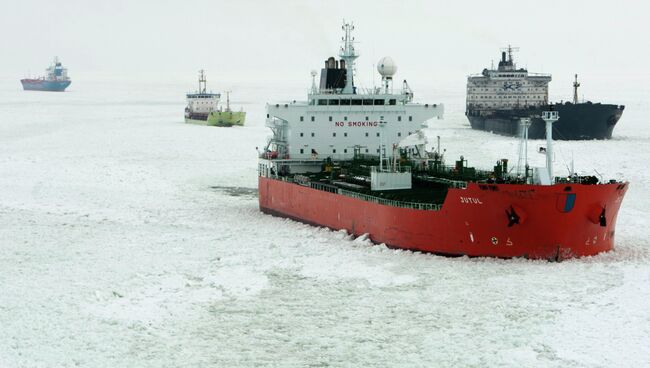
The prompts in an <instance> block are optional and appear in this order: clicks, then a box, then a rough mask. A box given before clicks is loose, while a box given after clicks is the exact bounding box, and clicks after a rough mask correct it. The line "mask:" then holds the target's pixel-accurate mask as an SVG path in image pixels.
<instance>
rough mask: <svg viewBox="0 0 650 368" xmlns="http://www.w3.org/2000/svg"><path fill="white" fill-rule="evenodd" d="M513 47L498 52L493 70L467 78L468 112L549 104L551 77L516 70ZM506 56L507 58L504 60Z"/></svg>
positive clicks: (486, 70) (521, 69)
mask: <svg viewBox="0 0 650 368" xmlns="http://www.w3.org/2000/svg"><path fill="white" fill-rule="evenodd" d="M512 52H513V48H512V47H508V48H507V49H506V51H503V52H502V53H501V61H499V66H498V68H497V69H496V70H495V69H494V68H491V69H483V72H482V73H481V74H480V75H470V76H469V77H468V78H467V110H468V111H470V110H513V109H521V108H529V107H538V106H545V105H547V104H548V83H549V82H550V81H551V75H550V74H536V73H528V71H527V70H526V69H523V68H520V69H517V66H516V65H515V63H514V61H513V59H512ZM506 56H507V59H506Z"/></svg>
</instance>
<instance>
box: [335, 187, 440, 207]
mask: <svg viewBox="0 0 650 368" xmlns="http://www.w3.org/2000/svg"><path fill="white" fill-rule="evenodd" d="M338 193H339V194H341V195H344V196H347V197H352V198H357V199H361V200H363V201H366V202H373V203H377V204H382V205H385V206H392V207H402V208H412V209H415V210H429V211H438V210H440V209H441V208H442V205H441V204H435V203H418V202H404V201H396V200H393V199H386V198H381V197H375V196H371V195H367V194H362V193H357V192H353V191H350V190H345V189H339V190H338Z"/></svg>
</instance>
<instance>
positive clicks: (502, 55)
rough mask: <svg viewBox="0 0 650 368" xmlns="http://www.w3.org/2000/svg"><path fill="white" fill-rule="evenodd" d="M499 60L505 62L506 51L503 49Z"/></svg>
mask: <svg viewBox="0 0 650 368" xmlns="http://www.w3.org/2000/svg"><path fill="white" fill-rule="evenodd" d="M501 61H503V62H504V63H505V62H506V52H505V51H503V52H501Z"/></svg>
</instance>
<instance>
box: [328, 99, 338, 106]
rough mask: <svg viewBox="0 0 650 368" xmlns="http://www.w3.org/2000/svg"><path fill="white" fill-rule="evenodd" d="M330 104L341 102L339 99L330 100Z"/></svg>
mask: <svg viewBox="0 0 650 368" xmlns="http://www.w3.org/2000/svg"><path fill="white" fill-rule="evenodd" d="M329 104H330V105H337V106H338V104H339V100H329Z"/></svg>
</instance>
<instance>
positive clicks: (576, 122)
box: [466, 102, 625, 140]
mask: <svg viewBox="0 0 650 368" xmlns="http://www.w3.org/2000/svg"><path fill="white" fill-rule="evenodd" d="M624 108H625V106H618V105H609V104H600V103H591V102H586V103H580V104H572V103H568V102H567V103H564V104H557V105H553V109H554V110H556V111H557V112H558V114H559V116H560V120H558V121H556V122H555V123H554V124H553V139H555V140H585V139H610V138H612V132H613V131H614V127H615V126H616V123H617V122H618V120H619V119H620V118H621V115H622V114H623V109H624ZM548 109H549V106H540V107H535V108H526V109H523V108H522V109H513V110H490V111H487V110H479V109H471V108H470V109H468V110H467V112H466V115H467V118H468V119H469V123H470V125H471V126H472V129H478V130H485V131H489V132H493V133H497V134H501V135H507V136H517V137H518V136H520V135H521V125H520V120H519V119H520V118H525V117H530V118H531V122H532V124H531V126H530V128H529V129H528V138H530V139H544V138H546V131H545V124H544V121H543V120H542V119H541V118H540V116H541V114H542V111H545V110H548Z"/></svg>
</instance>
